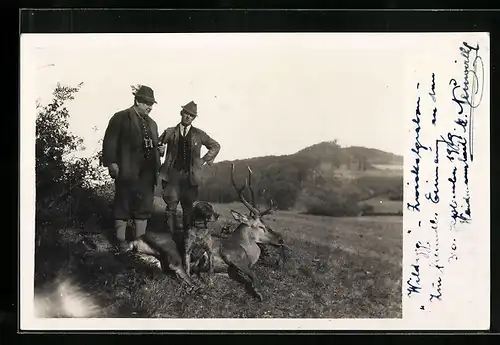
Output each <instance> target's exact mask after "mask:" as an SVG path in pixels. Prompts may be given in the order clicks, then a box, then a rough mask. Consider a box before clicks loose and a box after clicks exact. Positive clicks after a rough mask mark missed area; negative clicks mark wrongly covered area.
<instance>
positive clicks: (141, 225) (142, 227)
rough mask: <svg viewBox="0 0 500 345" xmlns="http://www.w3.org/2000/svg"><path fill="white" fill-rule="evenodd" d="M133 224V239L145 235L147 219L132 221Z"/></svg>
mask: <svg viewBox="0 0 500 345" xmlns="http://www.w3.org/2000/svg"><path fill="white" fill-rule="evenodd" d="M134 223H135V236H134V237H135V238H139V237H141V236H142V235H144V234H145V233H146V228H147V226H148V221H147V219H134Z"/></svg>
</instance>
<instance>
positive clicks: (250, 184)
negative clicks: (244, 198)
mask: <svg viewBox="0 0 500 345" xmlns="http://www.w3.org/2000/svg"><path fill="white" fill-rule="evenodd" d="M247 169H248V189H250V196H251V198H252V200H251V202H252V206H253V207H255V208H257V205H256V204H255V194H254V192H253V188H252V169H250V167H249V166H247Z"/></svg>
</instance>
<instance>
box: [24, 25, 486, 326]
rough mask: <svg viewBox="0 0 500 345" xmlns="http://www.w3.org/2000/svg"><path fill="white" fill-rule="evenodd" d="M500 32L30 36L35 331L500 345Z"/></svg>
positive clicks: (29, 290) (29, 313)
mask: <svg viewBox="0 0 500 345" xmlns="http://www.w3.org/2000/svg"><path fill="white" fill-rule="evenodd" d="M489 70H490V39H489V35H488V33H467V32H457V33H411V34H410V33H384V34H382V33H380V34H375V33H370V34H368V33H342V34H341V33H279V34H277V33H258V34H257V33H247V34H243V33H234V34H233V33H224V34H222V33H220V34H216V33H210V34H209V33H203V34H201V33H200V34H180V33H179V34H26V35H22V36H21V86H20V94H21V145H20V150H21V152H22V155H21V158H22V159H21V166H20V168H21V170H20V171H21V172H22V173H21V186H20V188H21V226H20V258H21V265H20V298H21V307H22V309H21V324H20V327H21V330H26V331H29V330H119V331H129V330H178V331H186V330H193V331H195V330H219V331H220V330H222V331H224V330H302V331H306V330H332V331H336V330H379V329H380V330H475V329H477V330H487V329H488V328H489V322H490V321H489V319H490V315H489V310H490V275H489V272H490V266H489V261H490V252H489V233H490V224H489V218H490V209H489V205H490V195H489V190H490V187H489V181H490V178H489V171H490V169H489V164H490V162H489V147H490V142H489V141H490V138H489V115H490V114H489V112H490V109H489V102H490V88H489V87H490V78H489V75H490V74H489Z"/></svg>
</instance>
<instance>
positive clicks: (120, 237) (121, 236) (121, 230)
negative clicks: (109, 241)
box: [115, 219, 132, 252]
mask: <svg viewBox="0 0 500 345" xmlns="http://www.w3.org/2000/svg"><path fill="white" fill-rule="evenodd" d="M126 231H127V221H126V220H121V219H116V220H115V236H116V239H117V241H118V248H117V249H118V250H119V251H121V252H128V251H129V250H130V249H132V248H131V244H130V243H128V242H127V239H126V236H125V234H126Z"/></svg>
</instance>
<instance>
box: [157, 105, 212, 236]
mask: <svg viewBox="0 0 500 345" xmlns="http://www.w3.org/2000/svg"><path fill="white" fill-rule="evenodd" d="M181 108H182V110H181V111H180V115H181V121H180V123H179V124H177V126H175V127H169V128H167V129H166V130H165V131H164V132H163V133H162V135H161V136H160V142H161V143H163V144H167V153H166V156H165V161H164V163H163V165H162V166H161V168H160V179H161V181H162V188H163V200H164V201H165V203H166V209H165V214H166V218H167V219H166V220H167V223H168V228H169V230H170V232H171V233H172V234H174V233H175V220H176V210H177V205H178V203H179V201H180V203H181V207H182V225H183V229H184V231H186V229H188V228H190V225H191V212H192V209H193V204H194V202H195V201H196V199H197V198H198V184H199V182H200V175H201V169H202V166H203V165H205V164H208V165H212V163H213V161H214V159H215V157H216V156H217V155H218V153H219V151H220V145H219V143H218V142H217V141H215V140H214V139H212V138H211V137H210V136H209V135H208V134H206V133H205V132H204V131H202V130H201V129H199V128H196V127H193V126H192V122H193V121H194V119H195V118H196V117H197V116H198V113H197V105H196V103H194V102H193V101H191V102H189V103H188V104H186V105H185V106H182V107H181ZM202 145H203V146H205V147H206V148H207V149H208V152H207V153H206V154H205V155H204V156H203V157H201V158H200V155H201V146H202ZM184 233H186V232H184Z"/></svg>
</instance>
